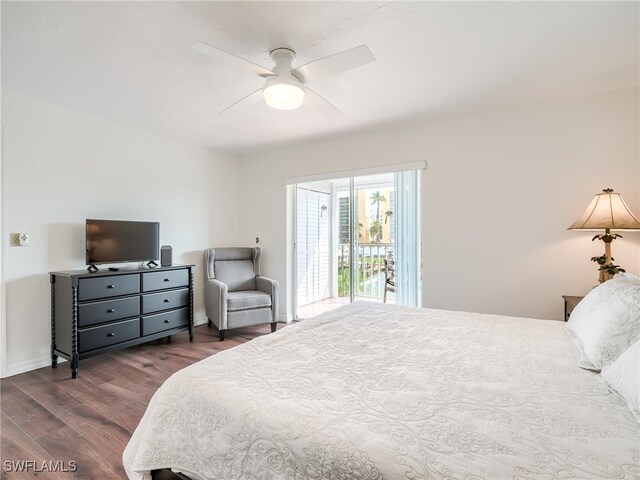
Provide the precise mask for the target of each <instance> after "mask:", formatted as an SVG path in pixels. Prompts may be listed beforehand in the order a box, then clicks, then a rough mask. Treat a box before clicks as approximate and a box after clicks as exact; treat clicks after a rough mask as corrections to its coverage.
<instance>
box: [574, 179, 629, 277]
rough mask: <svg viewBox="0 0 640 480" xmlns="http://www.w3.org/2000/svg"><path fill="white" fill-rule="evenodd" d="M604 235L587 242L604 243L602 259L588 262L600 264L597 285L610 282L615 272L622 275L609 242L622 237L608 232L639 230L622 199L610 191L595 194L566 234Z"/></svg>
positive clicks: (607, 189)
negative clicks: (588, 231)
mask: <svg viewBox="0 0 640 480" xmlns="http://www.w3.org/2000/svg"><path fill="white" fill-rule="evenodd" d="M600 229H604V234H598V235H596V236H595V237H593V238H592V239H591V240H592V241H593V240H596V239H598V240H602V241H603V242H604V257H593V258H592V260H594V261H597V262H598V263H599V264H600V278H599V281H600V283H603V282H606V281H607V280H609V279H611V277H613V275H615V274H616V273H617V272H618V271H624V270H623V269H621V268H620V267H618V266H617V265H614V264H613V262H612V260H613V258H612V257H611V242H613V241H614V240H615V239H616V238H618V237H620V238H622V235H619V234H617V233H611V230H640V221H638V219H637V218H636V217H635V215H634V214H633V213H631V210H629V207H627V204H626V203H624V200H623V199H622V195H620V194H619V193H615V192H614V191H613V190H612V189H611V188H605V189H604V190H602V193H596V195H595V196H594V197H593V200H591V203H590V204H589V206H588V207H587V209H586V210H585V211H584V213H583V214H582V215H581V216H580V218H578V219H577V220H576V221H575V222H573V223H572V224H571V226H570V227H569V228H568V229H567V230H600Z"/></svg>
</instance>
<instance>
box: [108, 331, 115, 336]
mask: <svg viewBox="0 0 640 480" xmlns="http://www.w3.org/2000/svg"><path fill="white" fill-rule="evenodd" d="M115 336H116V334H115V333H113V332H111V333H107V337H115Z"/></svg>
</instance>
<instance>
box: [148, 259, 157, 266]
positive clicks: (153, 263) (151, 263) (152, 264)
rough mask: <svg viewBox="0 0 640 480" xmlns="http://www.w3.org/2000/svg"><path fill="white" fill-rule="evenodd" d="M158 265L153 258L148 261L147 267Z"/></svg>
mask: <svg viewBox="0 0 640 480" xmlns="http://www.w3.org/2000/svg"><path fill="white" fill-rule="evenodd" d="M157 266H158V264H157V263H156V262H154V261H153V260H150V261H148V262H147V267H149V268H156V267H157Z"/></svg>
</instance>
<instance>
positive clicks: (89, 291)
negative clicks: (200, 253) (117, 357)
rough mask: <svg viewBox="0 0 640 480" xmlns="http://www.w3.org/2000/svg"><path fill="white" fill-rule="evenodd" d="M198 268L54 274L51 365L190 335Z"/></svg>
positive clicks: (75, 362)
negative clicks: (60, 360)
mask: <svg viewBox="0 0 640 480" xmlns="http://www.w3.org/2000/svg"><path fill="white" fill-rule="evenodd" d="M193 268H194V266H193V265H176V266H171V267H157V268H148V267H139V268H122V269H120V270H118V271H108V270H105V271H99V272H96V273H88V272H87V271H86V270H75V271H68V272H51V273H50V274H49V275H50V279H51V366H52V367H53V368H56V366H57V363H58V357H63V358H66V359H67V360H69V361H70V363H71V377H72V378H76V377H77V375H78V363H79V361H80V360H81V359H83V358H88V357H92V356H94V355H100V354H101V353H106V352H110V351H113V350H119V349H121V348H126V347H130V346H132V345H137V344H139V343H144V342H148V341H150V340H156V339H159V338H163V337H167V336H169V335H173V334H174V333H178V332H182V331H185V330H188V331H189V340H193V326H192V325H193Z"/></svg>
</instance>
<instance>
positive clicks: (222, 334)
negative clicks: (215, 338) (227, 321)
mask: <svg viewBox="0 0 640 480" xmlns="http://www.w3.org/2000/svg"><path fill="white" fill-rule="evenodd" d="M225 332H226V330H218V335H219V336H220V341H221V342H224V333H225Z"/></svg>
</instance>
